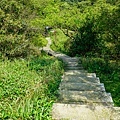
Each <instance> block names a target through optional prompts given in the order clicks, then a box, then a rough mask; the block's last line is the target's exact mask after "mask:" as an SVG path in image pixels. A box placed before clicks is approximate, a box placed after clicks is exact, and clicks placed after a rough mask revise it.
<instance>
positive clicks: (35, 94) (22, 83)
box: [0, 55, 63, 120]
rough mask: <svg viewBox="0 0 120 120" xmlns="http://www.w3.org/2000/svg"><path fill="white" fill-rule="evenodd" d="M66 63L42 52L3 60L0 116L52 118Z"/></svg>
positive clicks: (33, 119) (12, 119)
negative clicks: (51, 113) (52, 109)
mask: <svg viewBox="0 0 120 120" xmlns="http://www.w3.org/2000/svg"><path fill="white" fill-rule="evenodd" d="M62 73H63V66H62V63H61V62H60V61H58V60H57V59H55V58H53V57H50V56H47V55H43V56H40V57H32V58H30V59H29V60H20V59H19V60H18V59H16V60H13V61H10V60H5V61H2V60H1V61H0V119H3V120H5V119H9V120H51V115H50V111H51V106H52V103H53V102H54V101H55V100H56V95H57V89H58V86H59V82H60V80H61V75H62Z"/></svg>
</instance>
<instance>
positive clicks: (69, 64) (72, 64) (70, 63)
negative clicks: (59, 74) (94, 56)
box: [66, 62, 82, 67]
mask: <svg viewBox="0 0 120 120" xmlns="http://www.w3.org/2000/svg"><path fill="white" fill-rule="evenodd" d="M66 66H74V67H75V66H76V67H78V66H82V64H80V63H78V62H68V63H66Z"/></svg>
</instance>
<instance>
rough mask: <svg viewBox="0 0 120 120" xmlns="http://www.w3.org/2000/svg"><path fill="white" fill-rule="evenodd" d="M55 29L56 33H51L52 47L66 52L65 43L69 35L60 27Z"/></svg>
mask: <svg viewBox="0 0 120 120" xmlns="http://www.w3.org/2000/svg"><path fill="white" fill-rule="evenodd" d="M54 31H55V33H50V36H51V38H52V45H51V48H52V49H53V50H55V51H62V52H65V47H64V44H65V42H66V40H67V39H68V37H67V36H66V35H65V34H64V33H63V32H62V31H61V30H60V29H55V30H54Z"/></svg>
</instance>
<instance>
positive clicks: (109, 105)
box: [43, 38, 120, 120]
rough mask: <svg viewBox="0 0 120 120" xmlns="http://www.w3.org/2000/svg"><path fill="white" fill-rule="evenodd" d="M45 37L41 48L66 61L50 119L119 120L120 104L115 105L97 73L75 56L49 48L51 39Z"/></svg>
mask: <svg viewBox="0 0 120 120" xmlns="http://www.w3.org/2000/svg"><path fill="white" fill-rule="evenodd" d="M47 40H48V45H47V47H44V48H43V50H44V51H45V52H47V53H48V54H49V55H52V56H55V57H57V58H58V59H61V60H62V61H63V62H64V63H65V64H66V66H65V72H64V74H63V76H62V80H61V83H60V86H59V98H58V101H57V102H56V103H54V104H53V107H52V118H53V120H120V108H119V107H114V104H113V100H112V97H111V94H110V93H106V91H105V87H104V84H103V83H100V80H99V78H98V77H96V74H95V73H88V72H87V71H85V70H84V69H83V67H82V64H81V63H80V60H79V59H78V58H75V57H69V56H67V55H65V54H62V53H58V52H54V51H53V50H51V49H50V44H51V40H50V38H48V39H47Z"/></svg>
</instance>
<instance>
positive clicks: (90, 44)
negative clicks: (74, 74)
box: [0, 0, 120, 120]
mask: <svg viewBox="0 0 120 120" xmlns="http://www.w3.org/2000/svg"><path fill="white" fill-rule="evenodd" d="M119 21H120V2H119V0H19V1H18V0H1V1H0V119H35V120H42V119H51V117H50V113H49V112H50V109H51V106H52V103H53V101H54V100H55V96H56V95H57V93H56V90H57V87H58V84H59V82H60V76H61V74H62V72H63V66H62V63H61V62H60V61H58V60H56V59H55V58H53V57H50V56H47V55H45V53H43V52H42V51H39V47H43V46H45V45H46V44H47V42H46V40H45V37H46V36H45V30H44V28H45V26H50V27H52V28H53V30H54V31H55V32H54V33H53V32H51V33H48V35H49V36H50V37H51V38H52V40H53V44H52V46H51V47H52V49H54V50H56V51H61V52H64V53H66V54H68V55H70V56H78V57H81V60H82V62H83V65H84V67H85V68H86V69H88V70H89V71H90V72H96V73H97V75H98V76H100V79H101V82H104V83H105V86H106V90H107V91H108V92H111V93H112V97H113V100H114V102H115V105H116V106H120V94H119V93H120V90H119V86H120V83H119V82H120V75H119V74H120V73H119V72H120V59H119V58H120V22H119Z"/></svg>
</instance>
